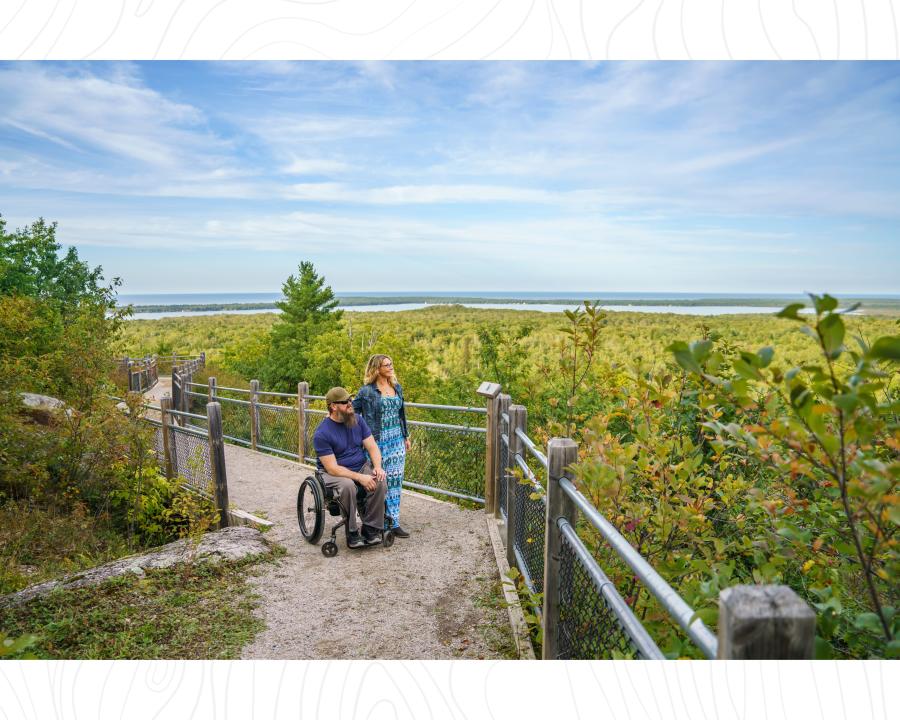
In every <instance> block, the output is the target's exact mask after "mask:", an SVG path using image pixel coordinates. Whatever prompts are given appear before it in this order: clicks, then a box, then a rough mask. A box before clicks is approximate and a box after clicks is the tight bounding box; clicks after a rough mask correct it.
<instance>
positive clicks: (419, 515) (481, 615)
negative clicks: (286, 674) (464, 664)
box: [144, 377, 515, 659]
mask: <svg viewBox="0 0 900 720" xmlns="http://www.w3.org/2000/svg"><path fill="white" fill-rule="evenodd" d="M166 394H171V379H170V378H168V377H160V378H159V383H158V384H157V385H156V386H154V387H153V388H151V389H150V390H149V391H147V392H146V393H145V394H144V395H145V397H146V398H147V400H148V402H151V403H153V404H158V403H159V399H160V398H161V397H163V395H166ZM225 466H226V472H227V475H228V495H229V500H230V502H231V504H232V505H233V506H234V507H237V508H240V509H241V510H246V511H248V512H250V513H253V514H255V515H259V516H262V517H265V518H266V519H268V520H270V521H271V522H273V523H274V526H273V528H272V529H271V530H270V531H269V532H268V533H267V537H269V538H270V539H272V540H274V541H276V542H278V543H279V544H281V545H283V546H284V547H285V548H286V549H287V555H285V556H284V557H283V558H282V559H281V560H280V561H279V563H278V564H274V565H265V566H264V567H263V570H262V573H261V574H260V575H257V576H253V577H251V579H250V582H251V583H252V584H253V585H254V586H255V589H256V591H257V593H258V594H259V595H260V597H261V598H262V601H261V602H260V606H259V608H258V609H257V613H258V614H259V616H260V617H261V618H262V619H263V620H264V621H265V623H266V629H265V630H264V631H263V632H262V633H261V634H260V635H258V636H257V637H256V640H255V641H254V642H253V643H252V644H250V645H248V646H247V647H246V648H244V652H243V655H242V656H243V657H244V658H255V659H262V658H269V659H275V658H277V659H288V658H297V659H331V658H382V659H413V658H416V659H452V658H504V657H506V658H508V657H515V644H514V641H513V637H512V631H511V629H510V625H509V616H508V614H507V611H506V609H505V608H503V607H502V606H501V605H500V604H499V602H498V598H502V590H501V588H500V578H499V573H498V571H497V563H496V560H495V558H494V554H493V550H492V547H491V540H490V536H489V534H488V530H487V525H486V522H485V515H484V512H483V511H476V510H464V509H462V508H460V507H459V506H457V505H455V504H453V503H449V502H443V501H440V500H435V499H433V498H430V497H427V496H424V495H421V494H418V493H408V492H404V493H403V499H402V504H401V522H402V524H403V526H404V527H405V528H406V529H407V530H409V531H410V534H411V537H409V538H408V539H400V538H397V539H396V540H395V542H394V545H393V546H392V547H391V548H383V547H381V546H375V547H372V548H366V549H363V550H349V549H348V548H347V546H346V543H345V541H344V537H343V534H342V531H338V547H339V552H338V554H337V556H336V557H333V558H326V557H324V556H323V555H322V552H321V549H320V547H321V543H322V542H324V540H325V539H326V538H327V537H329V536H330V528H331V525H332V524H333V523H334V522H335V520H336V519H335V518H332V517H331V516H329V515H327V513H326V530H325V533H324V534H323V539H322V540H321V541H320V542H319V545H310V544H309V543H307V542H306V541H305V540H304V539H303V536H302V535H301V534H300V529H299V527H298V525H297V511H296V503H297V490H298V489H299V487H300V483H301V482H302V481H303V478H305V477H306V476H307V475H309V474H310V473H311V472H312V469H311V468H309V467H307V466H304V465H300V464H298V463H296V462H293V461H290V460H287V459H282V458H278V457H275V456H272V455H266V454H263V453H257V452H253V451H252V450H249V449H247V448H243V447H239V446H235V445H226V446H225Z"/></svg>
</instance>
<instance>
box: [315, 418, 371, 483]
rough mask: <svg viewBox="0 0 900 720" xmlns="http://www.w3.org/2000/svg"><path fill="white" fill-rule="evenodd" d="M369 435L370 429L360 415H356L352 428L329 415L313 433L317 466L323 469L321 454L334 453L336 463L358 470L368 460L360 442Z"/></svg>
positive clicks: (354, 470)
mask: <svg viewBox="0 0 900 720" xmlns="http://www.w3.org/2000/svg"><path fill="white" fill-rule="evenodd" d="M371 436H372V431H371V430H369V426H368V425H366V421H365V420H364V419H363V418H362V417H361V416H357V423H356V426H355V427H352V428H351V427H347V426H346V425H344V424H343V423H337V422H335V421H334V420H332V419H331V418H329V417H327V418H325V419H324V420H323V421H322V422H321V423H320V425H319V427H317V428H316V432H315V434H313V447H315V449H316V455H317V456H318V459H317V460H316V462H317V463H318V465H319V468H320V469H324V467H323V465H322V460H321V457H322V456H323V455H334V459H335V460H336V461H337V464H338V465H340V466H341V467H345V468H347V469H348V470H352V471H353V472H359V470H360V469H361V468H362V466H363V465H365V464H366V461H367V460H368V457H367V456H366V451H365V450H363V446H362V442H363V440H365V439H366V438H367V437H371Z"/></svg>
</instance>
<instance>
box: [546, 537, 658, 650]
mask: <svg viewBox="0 0 900 720" xmlns="http://www.w3.org/2000/svg"><path fill="white" fill-rule="evenodd" d="M559 532H560V540H561V543H560V560H559V576H558V577H559V621H558V626H557V627H558V629H557V632H558V640H557V658H558V659H560V660H590V659H594V660H609V659H660V658H662V653H661V652H660V651H659V648H657V647H656V645H655V644H654V643H653V641H652V640H650V638H649V636H648V635H647V634H646V632H641V631H639V630H638V631H636V629H637V628H639V627H640V623H639V621H638V620H637V618H635V617H634V614H633V613H632V612H631V609H630V608H629V607H628V606H627V605H626V603H625V601H624V600H623V599H622V598H621V596H619V594H618V593H617V592H616V590H615V587H614V586H613V584H612V582H611V581H610V580H609V578H608V577H607V576H606V575H605V574H604V572H603V571H602V570H601V569H600V567H599V566H598V565H597V564H596V563H593V562H592V561H591V560H590V558H589V556H588V558H585V556H586V555H587V551H586V549H585V548H584V545H583V544H582V543H581V541H580V540H579V538H578V537H577V535H576V534H575V531H574V530H573V529H572V526H571V525H569V523H567V522H565V521H563V522H561V523H560V528H559ZM632 635H635V637H633V636H632Z"/></svg>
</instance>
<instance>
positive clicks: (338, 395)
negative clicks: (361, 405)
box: [325, 387, 350, 403]
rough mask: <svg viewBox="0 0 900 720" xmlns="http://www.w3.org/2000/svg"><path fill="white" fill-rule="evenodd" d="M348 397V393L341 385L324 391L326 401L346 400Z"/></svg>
mask: <svg viewBox="0 0 900 720" xmlns="http://www.w3.org/2000/svg"><path fill="white" fill-rule="evenodd" d="M349 399H350V393H348V392H347V391H346V390H345V389H344V388H342V387H333V388H331V390H329V391H328V392H327V393H325V402H328V403H336V402H346V401H347V400H349Z"/></svg>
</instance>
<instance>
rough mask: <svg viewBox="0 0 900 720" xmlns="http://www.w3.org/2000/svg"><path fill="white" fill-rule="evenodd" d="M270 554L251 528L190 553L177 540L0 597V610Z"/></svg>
mask: <svg viewBox="0 0 900 720" xmlns="http://www.w3.org/2000/svg"><path fill="white" fill-rule="evenodd" d="M269 552H270V547H269V544H268V543H267V542H266V541H265V539H264V538H263V536H262V533H261V532H259V530H255V529H253V528H250V527H228V528H225V529H223V530H217V531H215V532H210V533H207V534H206V535H204V536H203V539H202V540H201V541H200V544H199V545H198V546H197V548H196V552H193V547H192V546H191V544H190V541H189V540H177V541H175V542H173V543H169V544H168V545H163V546H162V547H160V548H157V549H156V550H152V551H150V552H147V553H143V554H141V555H132V556H130V557H125V558H120V559H118V560H113V561H112V562H109V563H106V564H105V565H100V566H98V567H95V568H92V569H91V570H85V571H83V572H80V573H76V574H74V575H68V576H66V577H64V578H62V579H61V580H50V581H49V582H45V583H40V584H39V585H32V586H30V587H27V588H25V589H24V590H20V591H19V592H17V593H12V594H10V595H5V596H4V597H0V607H5V606H8V605H19V604H21V603H23V602H28V601H29V600H33V599H34V598H37V597H42V596H44V595H46V594H47V593H49V592H50V591H51V590H55V589H56V588H63V589H66V590H71V589H74V588H80V587H85V586H87V585H98V584H100V583H102V582H104V581H106V580H109V579H111V578H114V577H118V576H120V575H125V574H126V573H134V574H135V575H138V576H143V575H144V574H145V572H144V571H145V570H148V569H150V568H166V567H171V566H172V565H175V564H176V563H179V562H185V561H188V560H190V559H191V558H193V561H194V562H219V561H221V560H240V559H241V558H245V557H249V556H251V555H266V554H268V553H269Z"/></svg>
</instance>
